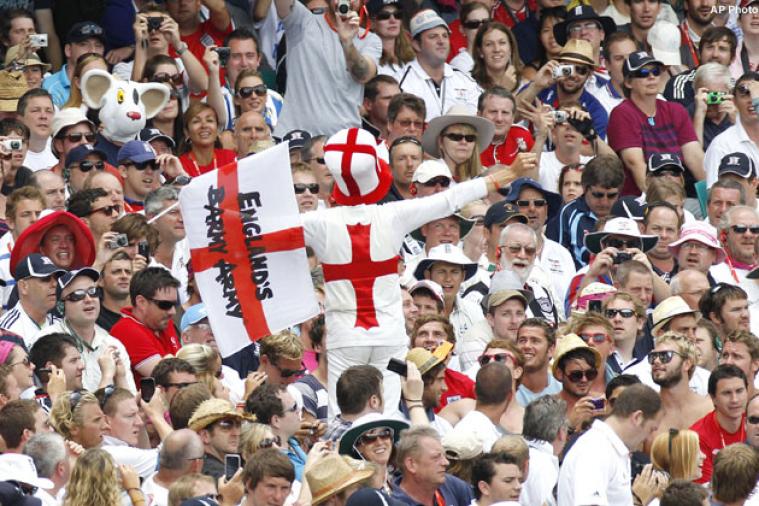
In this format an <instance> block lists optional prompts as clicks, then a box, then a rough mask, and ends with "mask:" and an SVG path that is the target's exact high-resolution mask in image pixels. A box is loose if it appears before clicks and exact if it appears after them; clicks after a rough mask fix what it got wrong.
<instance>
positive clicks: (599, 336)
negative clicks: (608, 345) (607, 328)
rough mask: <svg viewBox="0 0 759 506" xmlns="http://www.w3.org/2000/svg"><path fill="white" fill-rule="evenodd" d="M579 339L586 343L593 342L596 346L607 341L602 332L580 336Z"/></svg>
mask: <svg viewBox="0 0 759 506" xmlns="http://www.w3.org/2000/svg"><path fill="white" fill-rule="evenodd" d="M580 339H582V340H583V341H585V342H586V343H589V342H590V341H593V342H594V343H596V344H601V343H603V342H606V340H607V339H609V336H608V335H607V334H604V333H603V332H598V333H596V334H580Z"/></svg>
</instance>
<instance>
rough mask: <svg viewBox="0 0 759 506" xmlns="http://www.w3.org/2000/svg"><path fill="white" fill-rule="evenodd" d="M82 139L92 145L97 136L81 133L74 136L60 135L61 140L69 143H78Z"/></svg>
mask: <svg viewBox="0 0 759 506" xmlns="http://www.w3.org/2000/svg"><path fill="white" fill-rule="evenodd" d="M82 137H84V139H85V140H86V141H87V142H88V143H89V144H92V143H93V142H95V140H96V139H97V136H96V135H95V134H92V133H90V134H83V133H81V132H78V133H74V134H65V135H61V136H60V138H61V139H68V141H69V142H80V141H81V140H82Z"/></svg>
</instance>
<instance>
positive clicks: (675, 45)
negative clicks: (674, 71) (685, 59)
mask: <svg viewBox="0 0 759 506" xmlns="http://www.w3.org/2000/svg"><path fill="white" fill-rule="evenodd" d="M680 37H681V34H680V29H679V28H678V27H677V25H674V24H672V23H668V22H666V21H657V22H656V23H654V26H652V27H651V29H650V30H649V31H648V36H647V41H648V43H649V44H650V45H651V52H652V53H653V54H654V58H657V59H660V60H661V61H662V63H664V64H665V65H682V60H681V58H680Z"/></svg>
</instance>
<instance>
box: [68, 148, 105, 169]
mask: <svg viewBox="0 0 759 506" xmlns="http://www.w3.org/2000/svg"><path fill="white" fill-rule="evenodd" d="M89 155H98V156H99V157H100V159H101V160H102V161H106V160H107V159H108V155H106V154H105V152H104V151H102V150H100V149H96V148H95V147H94V146H93V145H92V144H82V145H81V146H77V147H75V148H74V149H72V150H71V151H69V154H68V155H66V167H70V166H72V165H73V164H75V163H79V162H81V161H82V160H84V159H85V158H87V157H88V156H89Z"/></svg>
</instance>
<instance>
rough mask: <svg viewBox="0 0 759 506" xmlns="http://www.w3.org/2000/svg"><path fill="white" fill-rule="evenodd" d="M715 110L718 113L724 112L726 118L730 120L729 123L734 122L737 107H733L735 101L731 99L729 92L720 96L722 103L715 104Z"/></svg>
mask: <svg viewBox="0 0 759 506" xmlns="http://www.w3.org/2000/svg"><path fill="white" fill-rule="evenodd" d="M717 110H718V111H719V112H720V113H723V112H724V113H726V114H727V118H728V119H729V120H730V123H735V117H736V114H737V113H738V109H736V108H735V102H734V101H733V96H732V95H731V94H729V93H728V94H727V95H725V96H723V97H722V103H721V104H719V105H718V106H717Z"/></svg>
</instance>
